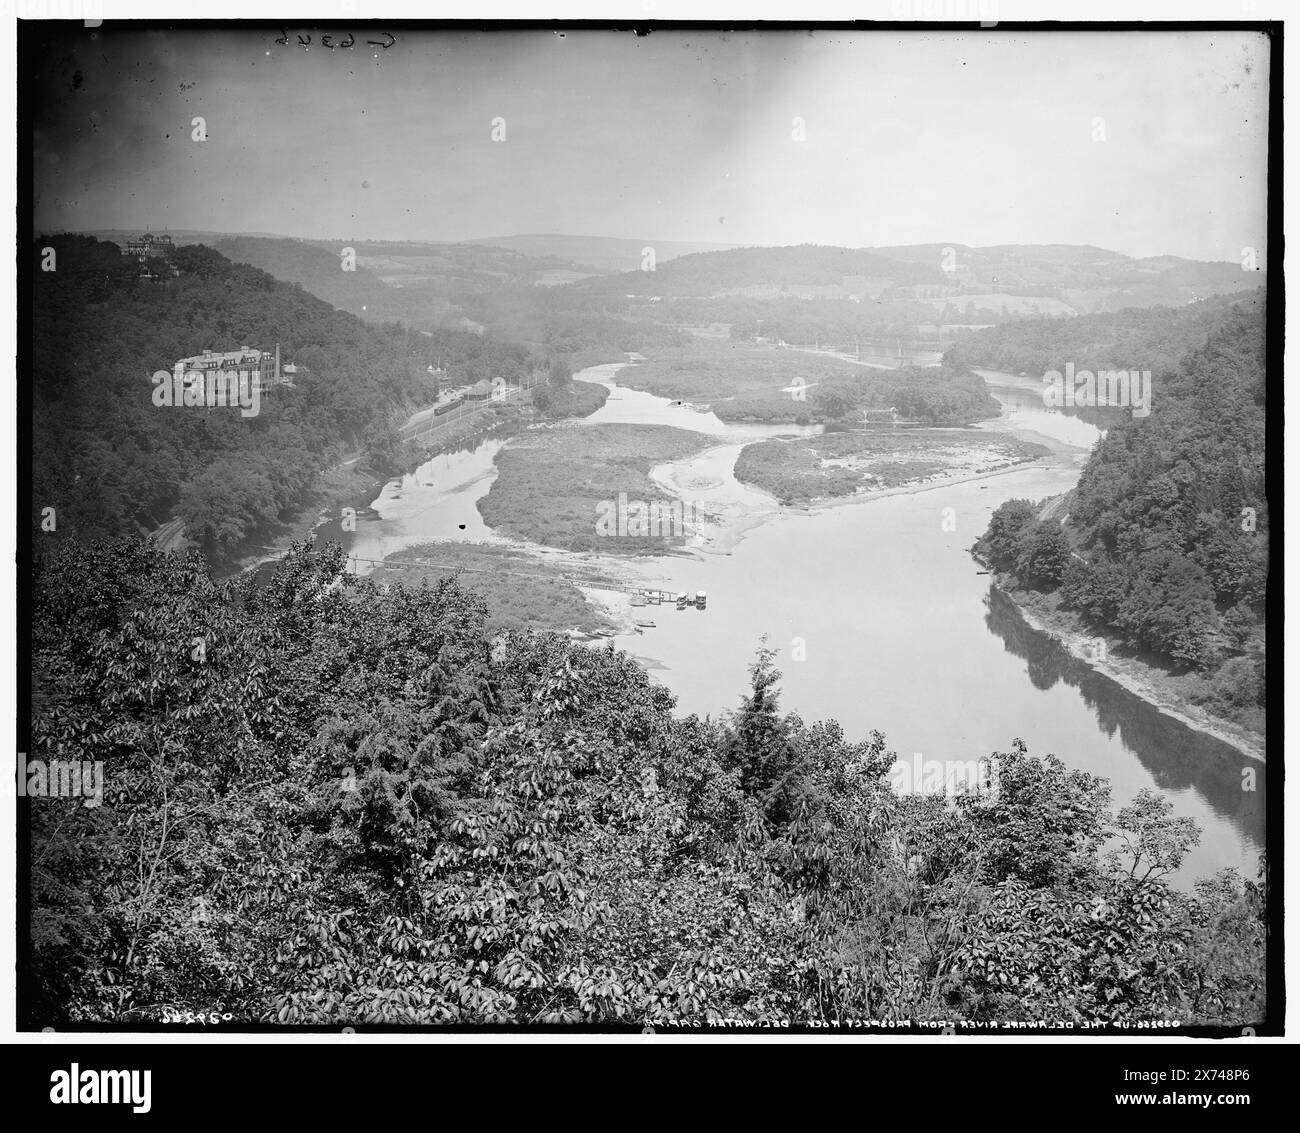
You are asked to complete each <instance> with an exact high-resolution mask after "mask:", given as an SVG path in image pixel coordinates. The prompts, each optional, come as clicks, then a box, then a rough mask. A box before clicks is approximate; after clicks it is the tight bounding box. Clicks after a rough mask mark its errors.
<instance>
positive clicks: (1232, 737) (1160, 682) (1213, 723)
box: [972, 556, 1266, 763]
mask: <svg viewBox="0 0 1300 1133" xmlns="http://www.w3.org/2000/svg"><path fill="white" fill-rule="evenodd" d="M972 557H975V559H976V561H977V562H979V561H980V560H979V558H978V557H977V556H972ZM991 577H992V578H993V579H994V581H995V583H996V584H997V586H998V589H999V590H1001V591H1002V593H1003V595H1005V596H1006V598H1007V599H1008V600H1009V601H1010V602H1011V603H1012V605H1014V606H1015V608H1016V611H1017V612H1018V613H1019V614H1020V616H1021V617H1022V618H1023V619H1024V620H1025V623H1026V624H1027V625H1029V626H1031V627H1032V628H1033V629H1035V630H1037V631H1038V632H1039V633H1042V634H1044V635H1046V636H1047V637H1050V638H1052V639H1053V640H1055V641H1058V642H1060V644H1061V645H1062V646H1063V647H1064V648H1065V649H1066V650H1067V651H1068V652H1069V653H1070V655H1071V656H1072V657H1075V658H1077V659H1078V660H1079V661H1082V662H1083V663H1084V664H1085V665H1087V666H1088V667H1089V668H1091V669H1094V670H1095V671H1096V672H1098V673H1101V674H1103V675H1104V676H1106V677H1109V678H1110V679H1111V680H1112V681H1114V682H1115V683H1116V684H1118V685H1120V686H1122V687H1123V688H1125V689H1127V690H1128V691H1129V692H1131V693H1132V694H1133V695H1134V696H1136V697H1139V698H1140V699H1142V700H1144V701H1146V702H1147V703H1148V704H1150V705H1151V706H1152V707H1153V708H1155V709H1157V710H1158V711H1160V712H1162V713H1164V714H1165V715H1166V716H1172V717H1173V718H1174V719H1175V720H1178V721H1179V722H1180V723H1183V724H1186V725H1187V726H1188V727H1189V728H1192V729H1194V730H1196V731H1198V732H1202V733H1204V734H1205V735H1207V736H1213V737H1214V739H1216V740H1219V741H1220V742H1221V743H1225V744H1228V745H1229V746H1230V747H1233V748H1235V749H1236V750H1237V751H1239V752H1241V754H1242V755H1244V756H1245V757H1246V758H1247V759H1253V760H1256V761H1257V762H1259V763H1264V762H1266V758H1265V752H1266V745H1265V738H1264V737H1263V736H1261V735H1260V734H1259V733H1258V732H1256V731H1253V730H1252V729H1250V728H1247V727H1245V726H1244V725H1242V724H1239V723H1237V722H1236V721H1235V720H1228V719H1225V718H1224V717H1222V716H1218V715H1215V714H1214V713H1212V712H1209V711H1208V710H1206V709H1205V708H1203V707H1201V706H1200V705H1199V704H1194V703H1193V702H1192V701H1191V700H1189V699H1188V698H1187V697H1186V696H1185V695H1184V694H1183V693H1182V692H1181V690H1180V685H1181V684H1183V683H1185V681H1186V678H1179V677H1177V676H1175V675H1174V674H1172V673H1169V672H1167V671H1166V670H1164V669H1161V668H1158V667H1157V666H1154V665H1150V664H1148V663H1146V662H1145V661H1143V660H1142V659H1141V658H1139V657H1133V656H1130V655H1127V654H1125V653H1123V652H1121V650H1122V648H1123V647H1122V645H1121V644H1120V643H1119V642H1117V641H1112V640H1109V639H1106V638H1099V637H1098V636H1097V633H1096V632H1095V631H1093V630H1089V629H1088V628H1087V627H1085V626H1084V625H1083V624H1082V623H1081V621H1080V620H1079V618H1078V617H1077V615H1075V614H1073V613H1072V612H1070V611H1067V610H1062V609H1059V608H1058V607H1055V606H1053V605H1052V604H1051V603H1049V602H1047V601H1046V600H1045V599H1044V600H1038V601H1036V600H1035V599H1041V598H1042V596H1041V595H1036V594H1031V593H1028V592H1026V591H1023V590H1018V589H1017V588H1015V587H1014V586H1013V585H1011V580H1010V579H1008V578H1006V577H1005V576H1004V575H1001V574H996V573H995V574H994V575H992V576H991ZM1099 641H1100V642H1103V643H1104V645H1103V648H1102V649H1098V648H1097V645H1098V642H1099Z"/></svg>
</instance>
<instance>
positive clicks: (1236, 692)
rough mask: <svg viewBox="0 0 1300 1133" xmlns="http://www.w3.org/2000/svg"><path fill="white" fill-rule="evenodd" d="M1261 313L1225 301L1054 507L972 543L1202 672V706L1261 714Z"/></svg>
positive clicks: (1018, 517)
mask: <svg viewBox="0 0 1300 1133" xmlns="http://www.w3.org/2000/svg"><path fill="white" fill-rule="evenodd" d="M1266 387H1267V383H1266V374H1265V367H1264V321H1263V316H1262V314H1260V312H1258V311H1257V310H1246V309H1240V310H1232V311H1229V312H1226V313H1225V316H1224V320H1223V325H1222V326H1221V328H1220V329H1219V330H1217V331H1215V332H1214V333H1213V334H1212V335H1211V336H1210V338H1209V340H1208V341H1207V342H1206V344H1205V345H1204V346H1203V347H1201V348H1200V349H1199V350H1195V351H1193V352H1191V353H1190V354H1188V355H1187V356H1186V357H1185V358H1184V359H1183V360H1182V361H1181V363H1180V364H1179V365H1178V366H1176V367H1175V368H1173V369H1171V370H1168V371H1165V372H1163V373H1162V374H1161V375H1160V376H1159V378H1158V379H1157V381H1156V384H1155V397H1154V400H1153V404H1152V411H1151V415H1150V416H1149V417H1147V418H1145V419H1132V418H1130V419H1127V420H1125V421H1123V422H1122V423H1120V424H1119V425H1117V426H1115V427H1114V428H1112V429H1110V430H1109V431H1108V432H1107V434H1106V436H1105V437H1104V438H1103V439H1102V440H1101V441H1100V442H1099V443H1098V445H1097V447H1096V448H1095V449H1094V451H1093V454H1092V456H1091V458H1090V459H1089V461H1088V464H1087V466H1086V468H1085V469H1084V471H1083V475H1082V476H1081V477H1080V480H1079V484H1078V487H1077V488H1076V489H1075V490H1074V492H1073V493H1071V495H1070V497H1069V498H1068V502H1067V504H1066V505H1064V506H1065V507H1066V508H1067V509H1068V515H1067V516H1066V517H1065V519H1064V523H1063V522H1062V520H1061V518H1059V517H1058V516H1052V517H1050V518H1046V519H1041V520H1040V519H1038V518H1037V515H1038V511H1037V509H1036V508H1033V507H1031V506H1030V505H1029V503H1028V502H1027V501H1023V500H1020V501H1011V502H1010V503H1007V504H1004V505H1003V506H1002V507H1001V508H999V509H998V511H997V512H996V513H995V514H994V516H993V519H992V522H991V523H990V526H989V529H988V531H987V532H986V533H985V535H984V537H983V539H982V541H981V546H982V548H983V550H984V552H985V554H987V555H988V557H989V558H990V559H991V560H992V562H993V563H994V564H995V565H996V566H998V567H999V568H1000V569H1003V570H1006V571H1009V572H1010V573H1012V574H1013V575H1014V576H1015V578H1016V579H1017V580H1018V581H1019V582H1020V583H1021V584H1022V585H1025V586H1031V587H1040V588H1043V589H1045V590H1048V591H1055V592H1059V597H1060V601H1061V603H1062V605H1064V606H1065V607H1066V608H1067V609H1071V610H1074V611H1077V612H1078V613H1079V614H1080V615H1082V616H1083V617H1084V618H1085V619H1087V620H1088V622H1089V623H1090V624H1092V625H1094V626H1096V627H1097V628H1098V629H1100V630H1102V631H1104V632H1106V633H1108V634H1113V635H1115V636H1117V637H1119V638H1120V639H1121V640H1123V641H1124V642H1125V643H1126V644H1128V645H1129V646H1131V647H1133V648H1136V649H1140V650H1146V651H1150V652H1153V653H1155V654H1157V655H1159V656H1161V657H1164V658H1166V659H1167V660H1168V661H1169V662H1171V663H1173V664H1174V665H1176V666H1178V667H1179V668H1184V669H1187V668H1190V669H1194V670H1197V671H1200V672H1202V673H1204V674H1206V676H1205V682H1204V687H1203V688H1202V689H1201V692H1200V695H1201V696H1202V697H1203V701H1204V703H1205V704H1206V706H1207V707H1210V708H1212V709H1213V710H1217V711H1219V712H1220V713H1222V714H1224V715H1228V716H1231V717H1233V718H1236V719H1240V720H1243V721H1245V720H1253V721H1254V722H1255V723H1259V722H1260V721H1261V720H1262V706H1263V703H1264V612H1265V601H1266V596H1267V583H1268V539H1269V511H1268V499H1267V497H1266V495H1265V474H1264V460H1265V452H1264V441H1265V422H1264V407H1265V399H1266Z"/></svg>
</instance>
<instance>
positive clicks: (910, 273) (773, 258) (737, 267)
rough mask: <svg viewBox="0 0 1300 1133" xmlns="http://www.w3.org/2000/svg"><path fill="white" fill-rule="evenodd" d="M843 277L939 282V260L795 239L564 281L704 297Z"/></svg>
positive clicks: (831, 282) (598, 290) (597, 289)
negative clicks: (784, 244)
mask: <svg viewBox="0 0 1300 1133" xmlns="http://www.w3.org/2000/svg"><path fill="white" fill-rule="evenodd" d="M846 278H864V279H875V280H879V281H882V282H888V283H890V284H909V283H930V284H935V285H939V284H943V283H944V282H946V277H945V276H944V274H943V273H942V272H941V271H940V270H939V261H938V260H936V261H935V262H934V264H933V265H932V266H924V265H920V264H909V263H904V262H902V261H901V260H892V259H889V258H888V257H886V256H880V255H876V254H875V253H874V252H868V251H865V250H863V249H859V248H838V247H831V246H822V245H819V244H800V245H798V246H797V247H789V248H734V249H732V250H730V251H725V252H697V253H695V254H694V255H690V256H680V257H678V258H677V259H674V260H671V261H669V262H668V263H665V264H658V263H656V264H655V267H654V270H653V271H651V270H644V269H643V270H638V271H628V272H624V273H622V274H621V275H614V276H600V277H599V278H596V279H584V280H582V281H581V282H578V283H573V284H570V285H569V287H570V288H571V289H572V290H573V291H575V292H581V293H588V294H593V295H615V296H622V295H627V294H631V295H646V296H649V295H659V296H664V297H669V296H671V297H678V296H710V295H715V294H718V293H719V292H724V291H727V290H728V289H732V288H745V287H786V286H793V285H801V286H828V287H830V286H834V287H838V286H839V285H840V284H841V283H842V282H843V281H844V280H845V279H846Z"/></svg>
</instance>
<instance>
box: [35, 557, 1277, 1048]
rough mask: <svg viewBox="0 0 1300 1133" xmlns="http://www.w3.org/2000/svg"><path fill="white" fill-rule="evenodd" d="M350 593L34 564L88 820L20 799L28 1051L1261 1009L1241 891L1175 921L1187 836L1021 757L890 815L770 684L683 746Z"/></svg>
mask: <svg viewBox="0 0 1300 1133" xmlns="http://www.w3.org/2000/svg"><path fill="white" fill-rule="evenodd" d="M344 562H345V560H344V555H343V552H342V550H341V549H340V548H338V547H333V548H331V549H327V550H326V551H324V552H312V551H310V550H308V549H307V548H306V547H299V548H297V549H296V550H295V551H294V553H293V554H291V555H290V556H289V557H288V559H287V560H286V561H285V562H283V563H282V564H281V566H280V568H279V570H278V572H277V573H276V574H275V576H274V577H273V578H272V579H271V580H270V581H269V582H268V583H267V584H266V585H265V586H263V587H262V588H258V587H257V586H256V585H255V584H254V583H253V582H252V581H251V580H244V581H241V582H239V583H236V584H226V585H221V586H219V585H216V584H214V583H213V582H212V580H211V578H210V577H209V575H208V574H207V572H206V570H205V568H204V566H203V564H202V562H201V560H200V559H199V558H198V557H197V556H194V555H191V556H189V557H184V558H183V557H180V556H172V555H164V554H161V553H159V552H157V551H156V550H153V549H150V548H148V547H146V546H144V545H143V544H140V543H121V544H115V545H110V544H104V543H99V544H95V545H92V546H89V547H85V546H80V545H78V544H76V543H73V542H70V541H66V542H62V543H60V542H57V541H49V542H47V543H43V544H41V545H40V546H39V547H38V557H37V561H36V563H35V564H34V566H35V571H34V587H33V618H32V626H33V634H34V640H33V643H32V644H33V693H34V696H33V705H32V728H33V731H32V743H31V750H30V753H29V758H31V759H34V760H46V761H48V760H52V759H55V758H58V759H64V760H68V759H75V760H84V761H102V763H103V766H104V779H103V781H104V785H105V789H104V794H103V799H102V803H101V805H99V806H83V805H79V804H78V801H77V800H75V799H62V798H34V797H28V798H27V799H25V800H24V801H23V802H22V803H20V805H21V806H23V807H26V808H28V813H29V814H30V819H31V837H32V841H31V850H32V855H31V863H32V886H31V894H32V905H31V919H30V925H29V929H30V933H31V945H32V948H31V954H30V968H29V969H28V970H27V971H26V975H27V976H28V977H29V982H28V983H27V984H26V985H25V986H26V987H27V989H28V992H29V994H28V995H27V997H26V998H25V999H24V1001H23V1003H22V1005H21V1012H22V1016H23V1019H24V1022H25V1023H26V1024H30V1025H35V1026H47V1025H50V1026H57V1025H58V1024H60V1023H68V1022H71V1023H79V1024H84V1023H87V1022H91V1021H105V1022H127V1023H132V1022H134V1023H141V1022H145V1023H149V1022H155V1021H157V1020H158V1019H159V1018H160V1017H162V1015H163V1014H164V1013H165V1012H172V1011H186V1010H196V1011H197V1010H201V1011H203V1012H205V1013H206V1012H209V1011H219V1012H222V1013H229V1014H231V1015H233V1017H234V1018H235V1019H237V1020H241V1021H242V1020H250V1021H251V1020H257V1021H265V1022H271V1023H277V1022H278V1023H283V1024H303V1023H316V1024H328V1025H333V1026H337V1025H344V1024H356V1023H371V1024H387V1025H401V1024H406V1023H409V1024H430V1023H441V1022H447V1023H489V1024H509V1023H518V1024H530V1025H544V1024H566V1023H586V1024H620V1023H621V1024H625V1025H630V1026H636V1027H639V1026H641V1025H643V1024H645V1023H650V1024H655V1023H664V1022H670V1021H680V1022H689V1023H704V1022H705V1021H706V1020H709V1019H716V1018H730V1019H740V1020H768V1021H776V1022H780V1021H782V1020H789V1021H793V1022H804V1021H809V1020H819V1021H832V1020H839V1021H845V1020H852V1019H857V1020H860V1019H873V1018H874V1019H880V1018H895V1019H916V1020H935V1019H972V1020H986V1021H987V1020H999V1021H1008V1020H1041V1019H1047V1018H1050V1019H1056V1020H1068V1021H1074V1022H1081V1021H1084V1020H1092V1021H1118V1022H1133V1021H1137V1020H1147V1021H1150V1020H1158V1019H1175V1018H1176V1019H1178V1020H1179V1021H1180V1022H1181V1023H1182V1024H1183V1025H1184V1026H1187V1025H1196V1024H1198V1023H1219V1024H1225V1025H1231V1026H1241V1025H1248V1024H1250V1023H1253V1022H1257V1021H1258V1020H1259V1019H1260V1018H1261V1016H1262V1015H1263V1012H1264V996H1265V988H1264V983H1263V955H1264V945H1265V925H1264V919H1263V917H1264V914H1263V909H1264V900H1265V891H1264V888H1263V886H1262V885H1256V884H1255V883H1253V882H1251V883H1243V882H1242V881H1241V880H1240V879H1239V878H1234V877H1233V876H1232V875H1231V874H1227V875H1223V876H1220V877H1218V878H1215V879H1212V880H1209V881H1206V882H1204V883H1203V884H1201V885H1198V886H1197V887H1196V889H1195V891H1194V893H1192V894H1183V893H1180V892H1178V891H1175V890H1173V889H1171V888H1170V887H1169V886H1168V885H1167V883H1166V880H1165V878H1166V877H1167V875H1168V872H1169V871H1170V870H1172V869H1174V868H1176V867H1177V865H1178V863H1179V862H1180V861H1181V859H1182V857H1183V855H1184V852H1185V850H1186V848H1187V846H1188V845H1189V844H1190V843H1191V841H1192V840H1193V839H1194V838H1195V831H1194V829H1190V828H1189V825H1190V824H1189V823H1188V821H1187V820H1175V819H1172V818H1171V817H1170V815H1169V813H1168V804H1165V803H1162V802H1161V801H1160V800H1159V799H1158V798H1157V797H1155V796H1152V795H1148V794H1144V795H1142V796H1139V798H1138V800H1137V801H1136V802H1135V803H1134V804H1133V805H1132V806H1129V807H1126V808H1125V809H1124V810H1123V811H1121V812H1120V814H1119V815H1118V817H1115V818H1112V817H1111V816H1110V814H1109V812H1108V805H1107V803H1108V790H1107V787H1106V785H1105V783H1104V782H1103V781H1101V780H1098V779H1097V778H1095V777H1094V776H1092V775H1089V774H1086V773H1084V772H1081V771H1072V770H1069V769H1067V768H1066V767H1065V766H1064V764H1063V763H1061V762H1060V761H1059V760H1057V759H1055V758H1053V757H1048V758H1045V759H1039V758H1034V757H1031V756H1030V755H1029V754H1028V753H1027V752H1025V751H1024V749H1023V747H1022V746H1021V745H1019V744H1018V743H1017V744H1015V745H1013V747H1012V749H1011V750H1010V751H1008V752H1006V753H1003V754H1002V755H1001V756H1000V757H998V758H999V764H998V766H999V789H998V791H997V793H996V794H994V795H991V796H978V797H969V798H965V799H963V800H961V801H958V802H953V803H947V804H946V803H945V802H944V801H942V800H941V799H938V798H933V797H931V798H925V797H921V796H900V795H898V794H896V793H895V792H894V791H893V790H892V789H891V786H890V783H889V774H888V772H889V767H890V765H891V763H892V762H893V754H892V753H891V752H888V751H887V750H886V748H885V742H884V738H883V737H882V736H880V735H879V734H878V733H877V734H874V735H873V736H872V737H871V738H870V739H867V740H864V741H860V742H859V741H854V740H852V739H850V738H848V737H845V736H844V735H843V734H842V732H841V731H840V729H839V727H838V726H837V725H836V724H835V723H834V722H826V723H818V724H808V723H805V722H804V721H803V720H801V719H799V718H798V717H797V716H794V715H786V714H782V713H781V711H780V710H779V700H778V687H777V686H778V677H779V674H778V673H777V672H776V671H775V669H774V668H773V666H772V657H771V655H770V654H769V653H766V652H762V653H760V655H759V657H758V659H757V661H756V662H755V664H754V666H753V668H752V671H751V681H750V690H749V692H748V693H747V695H746V696H745V697H744V698H743V699H742V701H741V704H740V707H739V709H738V710H737V711H736V712H735V713H734V714H732V715H730V716H729V717H727V718H726V719H723V720H712V719H705V720H701V719H699V718H697V717H695V716H691V717H688V718H685V719H679V718H677V717H675V716H674V715H673V714H672V711H671V709H672V705H673V698H672V696H671V695H670V694H669V693H668V692H667V691H666V690H664V689H662V688H659V687H657V686H655V685H653V684H652V683H651V682H650V680H649V678H648V677H647V675H646V673H645V672H644V671H643V670H641V669H640V668H639V667H638V666H637V665H636V664H635V662H634V661H633V660H632V659H631V658H630V657H628V656H627V655H626V654H623V653H620V652H617V651H615V650H614V649H612V648H607V649H600V650H594V649H588V648H583V647H580V646H576V645H573V644H571V643H568V642H565V641H564V640H563V639H561V638H558V637H556V636H548V635H541V636H539V635H536V634H508V635H503V636H496V637H493V636H491V635H490V634H489V633H488V632H487V631H486V629H485V618H486V613H485V610H484V608H483V606H482V603H481V602H480V601H479V600H477V599H475V598H473V597H471V596H469V595H467V594H466V593H464V592H463V591H462V590H461V589H460V588H459V586H458V585H457V584H456V583H455V582H454V581H446V582H443V583H440V584H439V585H437V586H436V587H434V588H432V589H429V588H421V589H418V590H407V589H403V588H402V587H398V586H394V587H392V588H390V589H387V590H385V589H382V588H380V587H378V586H377V585H375V584H374V583H373V582H371V581H369V580H358V579H356V578H353V577H351V576H349V575H347V574H346V572H345V570H344ZM1112 834H1113V835H1115V840H1114V852H1113V853H1111V852H1108V851H1107V849H1106V846H1107V844H1108V843H1109V842H1110V836H1111V835H1112Z"/></svg>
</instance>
